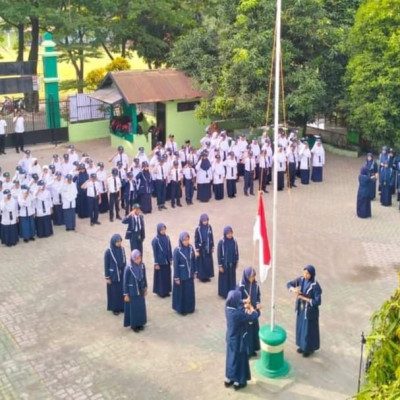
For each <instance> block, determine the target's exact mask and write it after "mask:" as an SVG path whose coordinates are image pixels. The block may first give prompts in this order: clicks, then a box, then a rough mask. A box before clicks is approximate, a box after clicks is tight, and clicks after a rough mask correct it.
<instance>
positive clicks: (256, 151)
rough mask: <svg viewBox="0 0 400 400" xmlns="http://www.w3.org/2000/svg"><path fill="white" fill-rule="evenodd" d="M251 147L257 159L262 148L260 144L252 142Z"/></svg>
mask: <svg viewBox="0 0 400 400" xmlns="http://www.w3.org/2000/svg"><path fill="white" fill-rule="evenodd" d="M250 149H251V151H252V152H253V156H254V158H255V159H256V160H257V158H258V157H259V155H260V154H261V149H260V145H259V144H258V143H256V144H253V143H252V144H251V145H250Z"/></svg>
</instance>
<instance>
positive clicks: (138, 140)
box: [110, 134, 152, 157]
mask: <svg viewBox="0 0 400 400" xmlns="http://www.w3.org/2000/svg"><path fill="white" fill-rule="evenodd" d="M110 136H111V147H112V148H114V149H115V150H116V149H117V147H118V146H123V147H124V151H125V153H126V154H128V156H130V157H135V156H136V154H137V152H138V149H139V147H144V151H145V152H146V154H147V155H149V154H151V150H152V149H151V135H150V134H149V135H148V141H147V140H146V135H133V143H131V142H129V141H128V140H125V139H124V138H122V137H120V136H116V135H114V134H111V135H110Z"/></svg>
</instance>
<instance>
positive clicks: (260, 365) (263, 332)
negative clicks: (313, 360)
mask: <svg viewBox="0 0 400 400" xmlns="http://www.w3.org/2000/svg"><path fill="white" fill-rule="evenodd" d="M259 337H260V344H261V358H260V359H259V360H258V361H257V362H256V364H255V369H256V371H257V372H258V373H259V374H260V375H262V376H264V377H267V378H280V377H282V376H285V375H287V374H288V372H289V370H290V366H289V363H288V362H287V361H286V360H285V358H284V343H285V341H286V331H285V330H284V329H283V328H282V327H281V326H279V325H275V326H274V330H273V331H271V326H270V325H264V326H262V327H261V328H260V331H259Z"/></svg>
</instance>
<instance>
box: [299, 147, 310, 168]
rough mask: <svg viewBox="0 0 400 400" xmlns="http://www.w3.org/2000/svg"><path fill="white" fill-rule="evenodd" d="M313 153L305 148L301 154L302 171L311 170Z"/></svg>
mask: <svg viewBox="0 0 400 400" xmlns="http://www.w3.org/2000/svg"><path fill="white" fill-rule="evenodd" d="M310 161H311V151H310V149H308V148H306V147H304V149H302V151H301V152H300V169H310V164H311V163H310Z"/></svg>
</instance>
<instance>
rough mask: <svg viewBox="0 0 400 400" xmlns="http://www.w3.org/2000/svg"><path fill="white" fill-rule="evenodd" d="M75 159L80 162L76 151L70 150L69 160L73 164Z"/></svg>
mask: <svg viewBox="0 0 400 400" xmlns="http://www.w3.org/2000/svg"><path fill="white" fill-rule="evenodd" d="M75 161H77V162H79V156H78V154H77V153H76V152H75V151H74V152H70V153H69V162H70V163H72V164H73V163H74V162H75Z"/></svg>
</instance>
